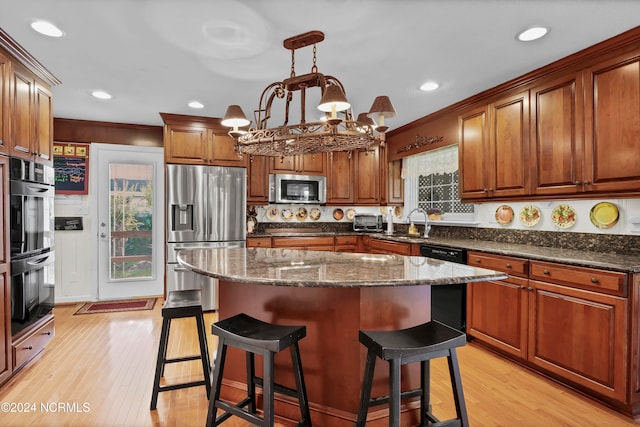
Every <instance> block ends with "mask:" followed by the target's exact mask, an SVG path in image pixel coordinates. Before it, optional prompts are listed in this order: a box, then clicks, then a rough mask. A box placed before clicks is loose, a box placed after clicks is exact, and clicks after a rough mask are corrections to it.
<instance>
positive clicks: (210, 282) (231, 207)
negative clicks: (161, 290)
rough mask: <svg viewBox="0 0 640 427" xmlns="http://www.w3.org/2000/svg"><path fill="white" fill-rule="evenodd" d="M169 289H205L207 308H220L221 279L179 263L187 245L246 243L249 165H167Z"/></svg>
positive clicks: (210, 245) (236, 245) (205, 245)
mask: <svg viewBox="0 0 640 427" xmlns="http://www.w3.org/2000/svg"><path fill="white" fill-rule="evenodd" d="M166 173H167V176H166V195H167V197H166V201H167V215H166V221H167V257H166V259H167V274H166V289H167V292H169V291H172V290H179V289H202V300H203V301H202V304H203V309H204V310H205V311H213V310H217V309H218V302H217V300H218V295H217V280H216V279H213V278H209V277H206V276H203V275H200V274H197V273H193V272H191V271H189V270H187V269H185V268H183V267H182V266H180V264H178V259H177V253H178V251H180V250H181V249H187V248H189V249H190V248H207V247H244V245H245V239H246V190H245V189H246V180H247V178H246V176H247V174H246V169H244V168H231V167H220V166H194V165H167V170H166Z"/></svg>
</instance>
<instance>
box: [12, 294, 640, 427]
mask: <svg viewBox="0 0 640 427" xmlns="http://www.w3.org/2000/svg"><path fill="white" fill-rule="evenodd" d="M161 303H162V301H161V300H158V302H157V303H156V307H155V308H154V310H152V311H149V310H148V311H134V312H121V313H110V314H86V315H77V316H74V315H73V313H74V312H75V310H76V308H77V307H78V306H76V305H65V306H59V307H57V308H56V309H55V314H56V337H55V339H54V340H53V342H52V343H51V344H50V345H49V346H48V347H47V349H46V350H45V352H44V353H43V354H42V355H41V356H40V357H39V358H38V360H37V363H32V364H31V365H30V366H28V367H26V368H25V369H23V371H22V372H20V373H19V374H18V375H17V376H16V377H15V378H13V379H12V380H11V381H10V382H9V383H7V384H6V385H5V386H3V387H2V388H1V389H0V402H8V403H11V404H15V405H14V408H15V409H19V408H20V405H25V404H26V407H27V408H28V409H31V410H34V409H35V410H34V411H33V412H28V413H26V412H23V413H7V412H4V411H3V412H2V413H0V425H2V426H47V427H51V426H201V425H204V420H205V418H206V411H207V400H206V396H205V391H204V387H193V388H190V389H183V390H176V391H169V392H164V393H160V396H159V398H158V409H157V410H156V411H150V410H149V402H150V399H151V389H152V386H153V375H154V368H155V358H156V352H157V346H158V340H159V336H160V327H161V321H162V318H161V315H160V308H161ZM215 320H216V315H215V314H213V313H207V314H206V322H207V325H209V324H210V323H211V322H213V321H215ZM192 322H193V321H192V320H191V319H184V320H182V321H180V320H177V321H174V324H173V326H172V335H171V340H170V355H171V354H185V352H187V353H188V352H193V353H196V352H197V348H198V347H197V338H196V336H197V335H196V333H195V325H194V324H193V323H192ZM207 329H208V326H207ZM209 348H210V350H211V351H213V349H214V348H215V341H214V339H213V337H211V336H210V337H209ZM459 359H460V368H461V371H462V379H463V384H464V392H465V397H466V402H467V409H468V411H469V418H470V423H471V425H472V426H475V427H480V426H491V427H494V426H509V427H511V426H522V427H527V426H531V427H540V426H580V427H585V426H637V425H639V424H634V423H633V422H632V421H631V420H630V419H629V418H626V417H624V416H622V415H619V414H618V413H616V412H614V411H612V410H610V409H608V408H606V407H604V406H601V405H599V404H598V403H596V402H594V401H592V400H590V399H588V398H586V397H583V396H581V395H579V394H576V393H574V392H573V391H571V390H569V389H567V388H565V387H563V386H561V385H558V384H556V383H553V382H551V381H548V380H546V379H545V378H543V377H541V376H539V375H536V374H534V373H532V372H530V371H528V370H525V369H523V368H521V367H519V366H517V365H515V364H513V363H511V362H508V361H505V360H503V359H501V358H499V357H496V356H495V355H493V354H491V353H489V352H487V351H485V350H483V349H481V348H479V347H477V346H475V345H474V344H469V345H467V346H465V347H464V348H462V349H460V350H459ZM440 362H441V360H436V361H434V362H433V363H432V378H433V381H432V382H433V385H432V395H433V396H432V401H433V404H434V413H435V414H436V415H437V416H439V417H441V418H442V419H445V418H447V417H449V416H452V415H453V414H454V409H453V402H452V398H451V397H450V394H451V389H450V385H449V382H448V381H449V380H448V375H447V372H446V362H445V361H444V360H442V363H440ZM199 372H200V370H199V368H198V366H197V362H194V363H191V362H189V363H186V364H185V363H183V364H173V365H169V366H167V369H166V371H165V377H166V378H167V379H173V380H175V379H177V380H183V379H185V378H188V377H190V376H192V375H194V376H195V375H197V374H199ZM337 392H339V391H337ZM59 405H62V406H59ZM34 406H35V408H34ZM43 406H44V407H43ZM45 408H47V409H48V410H45ZM224 425H228V426H230V427H237V426H244V425H246V424H245V423H243V422H238V421H234V420H233V419H232V420H230V421H229V422H227V423H226V424H224Z"/></svg>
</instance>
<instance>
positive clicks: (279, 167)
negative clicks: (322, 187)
mask: <svg viewBox="0 0 640 427" xmlns="http://www.w3.org/2000/svg"><path fill="white" fill-rule="evenodd" d="M269 170H270V173H283V174H294V175H326V173H327V154H326V153H315V154H301V155H299V156H284V157H272V158H271V164H270V168H269Z"/></svg>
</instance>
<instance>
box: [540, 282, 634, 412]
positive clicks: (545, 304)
mask: <svg viewBox="0 0 640 427" xmlns="http://www.w3.org/2000/svg"><path fill="white" fill-rule="evenodd" d="M530 285H531V286H532V287H533V288H534V293H533V294H532V295H530V298H529V346H528V348H529V360H530V361H531V362H533V363H534V364H535V365H537V366H539V367H541V368H543V369H545V370H547V371H549V372H552V373H554V374H557V375H559V376H561V377H563V378H566V379H568V380H570V381H573V382H575V383H576V384H579V385H581V386H583V387H586V388H588V389H590V390H593V391H595V392H597V393H599V394H601V395H603V396H607V397H610V398H612V399H616V400H620V401H624V400H625V399H626V388H627V379H626V375H625V373H626V372H628V371H627V369H626V358H625V354H626V351H625V349H626V343H627V332H626V331H627V327H626V323H625V318H626V313H627V300H626V299H625V298H620V297H614V296H611V295H605V294H600V293H597V292H590V291H585V290H581V289H574V288H570V287H567V286H558V285H554V284H551V283H546V282H538V281H533V280H532V281H530Z"/></svg>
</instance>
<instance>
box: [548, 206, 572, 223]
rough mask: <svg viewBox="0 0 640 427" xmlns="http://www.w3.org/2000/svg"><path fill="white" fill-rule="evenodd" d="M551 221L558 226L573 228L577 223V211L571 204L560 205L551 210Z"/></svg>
mask: <svg viewBox="0 0 640 427" xmlns="http://www.w3.org/2000/svg"><path fill="white" fill-rule="evenodd" d="M551 222H553V223H554V224H555V225H556V227H558V228H571V227H573V225H574V224H575V223H576V211H574V210H573V208H572V207H571V206H569V205H558V206H556V207H555V208H553V211H551Z"/></svg>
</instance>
